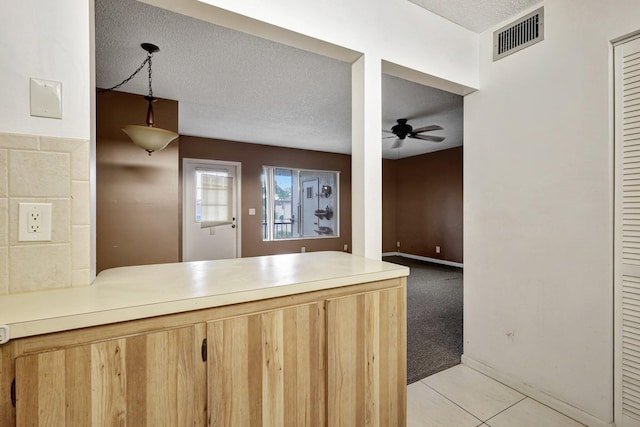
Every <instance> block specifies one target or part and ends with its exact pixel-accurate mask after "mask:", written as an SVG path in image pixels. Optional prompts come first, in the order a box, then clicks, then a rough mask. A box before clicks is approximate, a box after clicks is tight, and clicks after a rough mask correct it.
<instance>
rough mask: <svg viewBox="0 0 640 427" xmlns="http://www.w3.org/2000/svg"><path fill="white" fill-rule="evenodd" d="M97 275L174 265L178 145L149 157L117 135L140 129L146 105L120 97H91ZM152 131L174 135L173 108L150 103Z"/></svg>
mask: <svg viewBox="0 0 640 427" xmlns="http://www.w3.org/2000/svg"><path fill="white" fill-rule="evenodd" d="M96 98H97V106H96V107H97V108H96V109H97V129H96V134H97V142H96V178H97V179H96V216H97V218H96V232H97V236H96V258H97V260H96V262H97V270H98V271H102V270H104V269H106V268H111V267H119V266H125V265H139V264H155V263H165V262H177V261H178V249H179V240H178V230H179V227H180V224H179V222H178V202H179V194H178V185H179V180H178V141H177V140H176V141H173V142H172V143H171V144H169V146H168V147H167V148H165V149H164V150H162V151H160V152H158V153H153V155H152V156H149V155H148V154H147V153H146V152H145V151H144V150H142V149H141V148H138V147H137V146H135V145H134V144H133V143H132V142H131V140H130V139H129V138H128V137H127V136H126V135H125V134H124V133H123V132H122V131H121V130H120V128H121V127H122V126H123V125H126V124H138V125H144V120H145V116H146V111H147V102H146V101H145V100H144V99H143V97H142V96H139V95H132V94H128V93H122V92H106V93H101V94H98V95H97V97H96ZM154 112H155V122H156V126H157V127H160V128H164V129H169V130H172V131H174V132H177V131H178V103H177V102H176V101H170V100H163V99H161V100H158V101H157V102H156V103H155V104H154Z"/></svg>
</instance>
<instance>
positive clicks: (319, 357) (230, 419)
mask: <svg viewBox="0 0 640 427" xmlns="http://www.w3.org/2000/svg"><path fill="white" fill-rule="evenodd" d="M405 285H406V282H405V279H404V278H401V279H391V280H386V281H380V282H371V283H365V284H361V285H353V286H349V287H344V288H335V289H329V290H323V291H317V292H309V293H305V294H298V295H292V296H288V297H281V298H274V299H270V300H264V301H256V302H250V303H244V304H238V305H235V306H225V307H217V308H211V309H205V310H199V311H195V312H189V313H181V314H176V315H169V316H162V317H159V318H151V319H142V320H136V321H131V322H124V323H120V324H114V325H104V326H99V327H92V328H86V329H81V330H76V331H68V332H59V333H54V334H48V335H43V336H39V337H29V338H21V339H18V340H13V341H11V342H9V343H8V344H5V345H4V346H1V347H0V386H3V387H6V388H5V389H4V390H2V393H0V425H2V426H5V425H6V426H13V425H17V426H26V425H29V426H56V427H58V426H65V425H66V426H78V425H83V426H84V425H87V426H89V425H91V426H120V425H135V426H145V425H147V426H194V425H195V426H206V425H211V426H234V427H235V426H252V427H253V426H296V427H298V426H331V427H334V426H342V425H344V426H404V425H405V418H406V312H405V299H406V293H405ZM203 343H204V344H205V345H204V346H203ZM10 378H15V404H16V406H15V409H14V407H13V405H12V403H11V398H10V393H9V390H8V388H9V387H8V384H9V383H10V382H11V379H10Z"/></svg>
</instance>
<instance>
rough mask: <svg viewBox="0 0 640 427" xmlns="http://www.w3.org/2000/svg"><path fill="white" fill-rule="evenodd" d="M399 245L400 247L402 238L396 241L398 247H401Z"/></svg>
mask: <svg viewBox="0 0 640 427" xmlns="http://www.w3.org/2000/svg"><path fill="white" fill-rule="evenodd" d="M399 247H400V240H398V241H397V242H396V248H399Z"/></svg>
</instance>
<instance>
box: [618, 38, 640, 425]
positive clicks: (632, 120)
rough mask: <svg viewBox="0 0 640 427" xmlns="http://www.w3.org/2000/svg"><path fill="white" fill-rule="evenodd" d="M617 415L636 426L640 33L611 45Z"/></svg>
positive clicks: (639, 409) (639, 384)
mask: <svg viewBox="0 0 640 427" xmlns="http://www.w3.org/2000/svg"><path fill="white" fill-rule="evenodd" d="M614 61H615V64H614V71H615V82H614V84H615V87H614V90H615V243H614V244H615V267H614V271H615V280H614V282H615V339H616V343H615V348H616V355H615V359H616V360H615V361H616V367H615V373H616V375H615V406H616V408H615V415H616V425H618V426H623V427H629V426H640V38H635V39H632V40H629V41H627V42H625V43H622V44H619V45H617V46H616V47H615V49H614Z"/></svg>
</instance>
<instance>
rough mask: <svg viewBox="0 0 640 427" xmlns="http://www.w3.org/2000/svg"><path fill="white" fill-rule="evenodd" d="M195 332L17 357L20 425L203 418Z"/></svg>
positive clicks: (141, 422) (173, 423)
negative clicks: (197, 382)
mask: <svg viewBox="0 0 640 427" xmlns="http://www.w3.org/2000/svg"><path fill="white" fill-rule="evenodd" d="M194 331H195V327H185V328H180V329H173V330H169V331H161V332H154V333H149V334H143V335H138V336H134V337H130V338H121V339H113V340H109V341H104V342H98V343H92V344H87V345H81V346H77V347H71V348H66V349H61V350H55V351H49V352H43V353H38V354H33V355H28V356H22V357H19V358H17V359H16V396H17V402H16V403H17V404H16V417H17V419H16V421H17V425H18V426H23V425H30V426H31V425H35V426H62V425H69V426H71V425H74V426H75V425H78V426H80V425H83V426H84V425H86V426H88V425H93V426H116V425H117V426H120V425H135V426H145V425H148V426H176V425H194V422H195V421H196V420H199V419H202V416H201V412H203V411H204V408H203V406H204V402H202V400H203V399H202V397H201V396H200V393H198V392H197V388H196V371H197V368H196V364H197V363H198V360H200V362H199V363H200V364H203V363H202V361H201V359H200V354H199V351H196V350H199V345H197V342H196V337H195V333H194Z"/></svg>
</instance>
